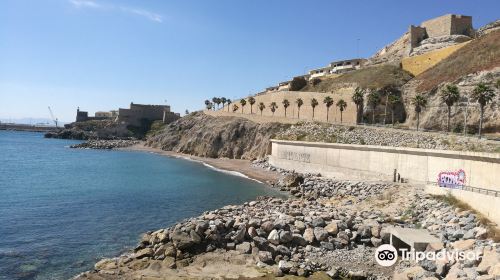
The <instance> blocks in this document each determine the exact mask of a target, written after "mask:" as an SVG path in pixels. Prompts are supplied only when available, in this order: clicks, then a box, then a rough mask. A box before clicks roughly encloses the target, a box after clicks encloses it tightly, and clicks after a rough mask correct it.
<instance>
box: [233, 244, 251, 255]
mask: <svg viewBox="0 0 500 280" xmlns="http://www.w3.org/2000/svg"><path fill="white" fill-rule="evenodd" d="M236 251H238V252H240V253H242V254H249V253H250V252H252V246H251V245H250V242H243V243H241V244H238V245H236Z"/></svg>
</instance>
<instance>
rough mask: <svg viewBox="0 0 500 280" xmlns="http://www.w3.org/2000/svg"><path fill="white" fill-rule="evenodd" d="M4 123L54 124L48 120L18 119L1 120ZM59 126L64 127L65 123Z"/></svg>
mask: <svg viewBox="0 0 500 280" xmlns="http://www.w3.org/2000/svg"><path fill="white" fill-rule="evenodd" d="M0 122H2V123H17V124H46V125H53V124H54V122H53V121H52V120H51V119H48V118H18V119H5V118H3V119H2V118H0ZM58 124H60V125H63V124H65V122H59V123H58Z"/></svg>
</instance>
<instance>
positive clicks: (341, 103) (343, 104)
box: [337, 99, 347, 123]
mask: <svg viewBox="0 0 500 280" xmlns="http://www.w3.org/2000/svg"><path fill="white" fill-rule="evenodd" d="M337 107H339V110H340V123H342V112H344V110H345V108H346V107H347V102H345V101H344V99H340V100H339V101H337Z"/></svg>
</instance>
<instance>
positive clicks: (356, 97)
mask: <svg viewBox="0 0 500 280" xmlns="http://www.w3.org/2000/svg"><path fill="white" fill-rule="evenodd" d="M365 91H366V90H365V89H364V88H360V87H357V88H356V89H355V90H354V93H353V94H352V101H353V102H354V104H356V123H360V122H361V119H362V116H363V102H364V96H365Z"/></svg>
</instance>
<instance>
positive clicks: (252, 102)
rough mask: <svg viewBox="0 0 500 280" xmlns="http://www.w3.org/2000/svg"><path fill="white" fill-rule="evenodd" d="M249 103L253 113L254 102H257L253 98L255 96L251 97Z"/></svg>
mask: <svg viewBox="0 0 500 280" xmlns="http://www.w3.org/2000/svg"><path fill="white" fill-rule="evenodd" d="M248 103H250V114H253V104H255V98H253V96H251V97H249V98H248Z"/></svg>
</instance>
